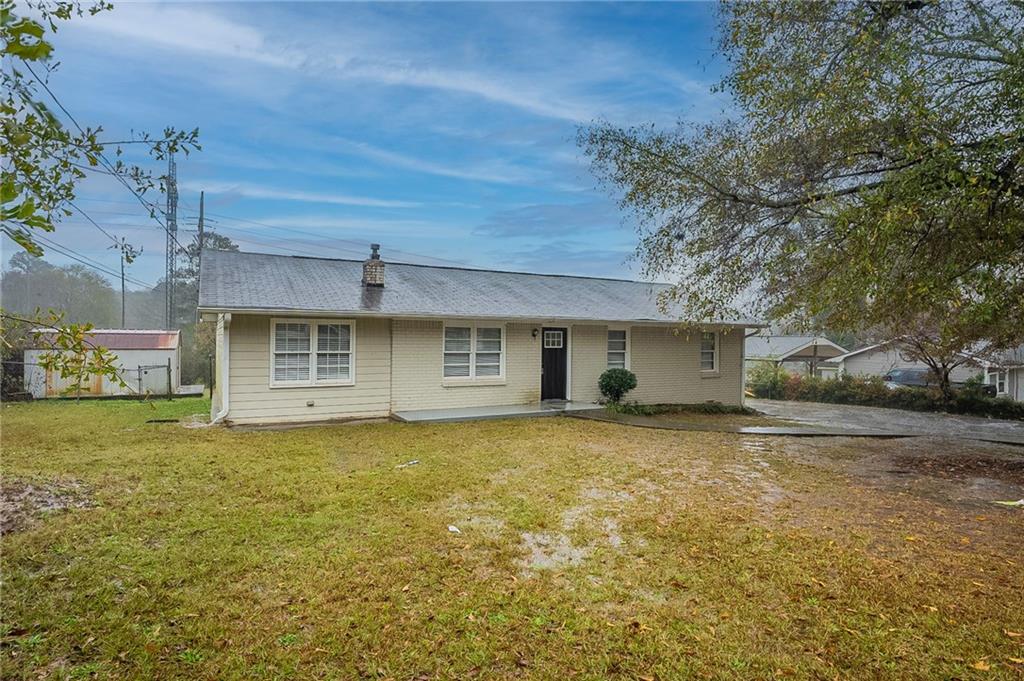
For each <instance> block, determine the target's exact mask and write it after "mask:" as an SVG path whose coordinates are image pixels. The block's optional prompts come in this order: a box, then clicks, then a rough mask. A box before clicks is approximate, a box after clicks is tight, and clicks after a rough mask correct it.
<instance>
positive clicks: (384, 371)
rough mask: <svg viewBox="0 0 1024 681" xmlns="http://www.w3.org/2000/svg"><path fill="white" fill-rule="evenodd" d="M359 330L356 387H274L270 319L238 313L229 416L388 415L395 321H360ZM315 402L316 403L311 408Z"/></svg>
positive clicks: (234, 324) (301, 418)
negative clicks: (392, 326)
mask: <svg viewBox="0 0 1024 681" xmlns="http://www.w3.org/2000/svg"><path fill="white" fill-rule="evenodd" d="M355 324H356V328H355V345H356V347H355V370H356V378H355V385H346V386H304V387H296V388H271V387H270V318H269V317H263V316H252V315H244V316H243V315H235V316H234V317H233V318H232V320H231V326H230V330H229V333H230V341H229V347H230V352H231V358H230V374H231V377H230V390H231V401H230V404H229V409H230V411H229V413H228V419H229V420H231V421H234V422H236V423H245V422H259V421H316V420H322V419H333V418H349V417H352V418H355V417H368V416H386V415H387V414H388V413H389V412H390V403H391V382H390V367H391V322H390V321H389V320H387V319H359V320H358V321H356V323H355ZM310 400H312V401H313V403H314V404H313V406H307V404H306V403H307V402H308V401H310Z"/></svg>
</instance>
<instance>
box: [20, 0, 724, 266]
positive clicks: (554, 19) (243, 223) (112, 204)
mask: <svg viewBox="0 0 1024 681" xmlns="http://www.w3.org/2000/svg"><path fill="white" fill-rule="evenodd" d="M715 11H716V7H715V5H713V4H703V3H700V4H698V3H690V4H635V3H630V4H610V3H595V4H572V3H568V4H538V3H533V4H513V5H509V4H373V5H363V4H333V3H321V4H290V3H259V4H240V3H215V4H199V3H188V4H132V3H117V4H116V6H115V8H114V10H113V11H111V12H107V13H104V14H102V15H99V16H96V17H91V18H83V19H78V20H75V21H73V22H70V23H68V24H65V25H63V26H62V27H61V28H60V31H59V33H58V34H57V36H56V40H55V43H56V48H57V56H58V59H59V60H60V61H61V66H60V68H59V70H58V71H57V72H56V73H55V74H54V76H53V77H52V80H51V85H52V87H53V89H54V91H55V92H56V93H57V94H58V96H59V97H60V98H61V99H62V101H63V103H64V104H65V105H66V106H67V107H68V108H69V110H70V111H71V112H72V113H73V114H74V115H75V116H76V118H77V119H78V120H79V122H81V123H83V124H85V123H88V124H90V125H98V124H102V125H103V126H104V128H105V130H106V131H107V134H106V135H105V136H106V137H107V138H108V139H110V138H118V139H120V138H122V137H123V136H124V135H126V134H128V133H129V131H131V130H147V131H152V132H159V131H160V130H162V129H163V127H164V126H166V125H173V126H176V127H179V128H187V129H191V128H193V127H198V128H199V129H200V136H201V143H202V146H203V150H202V151H201V152H199V153H197V154H193V155H191V156H189V157H187V158H182V157H179V159H178V182H179V187H180V197H181V203H180V204H179V225H180V226H181V228H182V229H190V228H192V229H194V227H195V215H196V208H197V206H198V201H199V191H200V190H201V189H202V190H205V191H206V209H207V214H208V216H209V218H210V219H211V220H212V223H211V224H212V226H213V227H214V228H215V229H217V230H219V231H221V232H222V233H224V234H225V235H227V236H230V237H231V238H232V239H234V240H235V241H236V242H237V243H239V245H240V246H241V248H242V249H243V250H252V251H264V252H279V253H286V254H298V253H302V254H309V255H318V256H324V257H343V258H344V257H347V258H353V257H357V258H362V257H363V256H364V255H365V253H366V251H367V248H366V244H368V243H369V242H371V241H375V242H380V243H381V244H382V245H383V247H382V252H383V255H384V257H385V259H392V260H402V261H407V262H409V261H412V262H423V263H436V264H447V263H450V262H455V263H461V264H465V265H469V266H478V267H493V268H499V269H516V270H527V271H540V272H563V273H574V274H588V275H599V276H635V275H636V273H637V267H636V264H635V263H634V262H632V261H630V260H629V257H630V255H631V253H632V252H633V249H634V248H635V245H636V241H637V237H636V232H635V229H634V226H633V224H632V223H631V222H630V221H629V220H628V219H627V218H626V217H625V216H624V215H623V214H622V213H621V211H620V210H619V208H618V207H617V205H616V203H615V198H614V197H613V196H612V195H611V194H610V193H609V190H608V189H606V188H601V187H599V186H598V184H597V181H596V179H595V178H594V177H593V175H592V174H591V172H590V169H589V166H588V162H587V160H586V159H585V158H584V157H583V156H582V155H581V153H580V152H579V150H578V149H577V147H576V142H575V136H576V130H577V126H578V125H580V124H585V123H588V122H591V121H597V120H609V121H613V122H616V123H623V124H640V123H655V124H658V125H663V126H669V125H673V124H674V123H675V122H676V121H677V120H691V121H701V120H708V119H711V118H713V117H715V116H717V115H719V113H720V112H721V111H722V110H723V108H725V106H726V105H727V102H726V101H725V100H724V99H723V97H722V96H721V95H716V94H713V93H712V92H711V91H710V88H711V86H712V85H713V84H714V83H715V82H716V81H717V80H718V78H719V77H720V75H721V71H722V69H723V67H724V63H723V59H722V58H721V56H717V55H716V52H715V44H716V35H715V22H714V20H715ZM150 166H151V167H152V169H153V170H154V171H156V172H158V173H160V172H162V170H163V169H162V168H161V167H160V166H158V165H157V164H156V163H155V162H150ZM80 196H81V201H80V202H79V206H81V207H82V208H83V209H85V210H86V211H87V212H88V213H89V214H90V216H91V217H93V218H94V219H95V220H96V221H98V222H99V223H100V224H102V225H103V226H104V227H105V228H107V229H108V230H110V231H111V232H113V233H115V234H117V235H124V236H126V237H127V238H128V240H129V241H130V242H132V243H134V244H137V245H141V246H143V247H144V249H145V252H144V255H143V257H142V258H141V259H140V260H139V261H138V262H137V263H136V264H135V265H134V266H133V267H132V268H131V274H132V275H133V276H134V277H135V278H136V279H140V280H142V281H144V282H148V283H153V282H155V281H156V280H157V278H158V277H160V276H161V274H162V271H163V244H164V242H163V237H162V232H161V231H160V230H159V228H158V227H157V226H156V225H155V224H154V223H153V222H152V221H151V220H150V219H149V218H148V217H147V216H146V215H145V213H144V211H142V209H141V208H140V207H139V206H138V204H137V203H136V204H133V203H132V201H133V199H132V197H131V195H130V194H128V192H127V190H125V189H124V188H123V187H120V186H119V185H116V184H114V183H113V182H111V181H110V180H109V178H103V177H98V178H95V179H90V180H89V181H88V182H86V183H85V184H84V185H83V186H82V188H81V191H80ZM53 238H54V239H55V240H56V241H58V242H59V243H61V244H63V245H65V246H68V247H70V248H73V249H75V250H76V251H79V252H81V253H84V254H86V255H87V256H89V257H90V258H92V259H94V260H97V261H99V262H101V263H104V264H106V265H108V266H110V267H114V266H115V265H116V263H117V255H116V253H115V252H114V251H110V250H107V245H108V244H107V243H105V242H104V239H103V238H102V237H101V236H100V235H99V233H98V232H97V231H96V230H95V229H94V228H93V227H91V226H89V225H87V224H85V223H84V222H83V221H80V220H78V219H70V220H69V221H67V222H65V223H63V224H62V225H61V226H60V227H59V228H58V231H57V233H56V235H55V236H54V237H53ZM182 241H184V239H182ZM4 250H5V256H4V259H5V260H6V259H7V258H9V256H10V253H11V252H13V250H12V245H11V243H10V242H5V244H4ZM48 259H50V260H52V261H54V262H58V263H63V262H67V261H66V260H64V259H62V258H61V257H59V256H56V255H55V254H53V253H52V252H51V253H50V254H49V255H48Z"/></svg>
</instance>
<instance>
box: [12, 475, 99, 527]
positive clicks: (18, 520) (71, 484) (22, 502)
mask: <svg viewBox="0 0 1024 681" xmlns="http://www.w3.org/2000/svg"><path fill="white" fill-rule="evenodd" d="M95 505H96V503H95V501H93V498H92V492H91V491H90V490H89V488H88V487H87V486H86V485H85V483H83V482H81V481H80V480H4V482H3V485H2V486H0V534H8V533H10V532H16V531H18V530H24V529H25V528H27V527H28V526H30V525H31V524H32V523H33V522H34V521H36V520H37V519H39V518H40V517H41V516H43V515H46V514H47V513H53V512H56V511H65V510H68V509H73V508H91V507H93V506H95Z"/></svg>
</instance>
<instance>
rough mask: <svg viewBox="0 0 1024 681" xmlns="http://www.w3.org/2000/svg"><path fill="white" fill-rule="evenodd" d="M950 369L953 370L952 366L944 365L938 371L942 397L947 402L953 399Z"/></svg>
mask: <svg viewBox="0 0 1024 681" xmlns="http://www.w3.org/2000/svg"><path fill="white" fill-rule="evenodd" d="M950 371H952V369H951V368H950V367H947V366H945V365H943V366H941V367H940V368H939V370H938V371H937V372H936V373H938V375H939V390H940V391H942V399H944V400H945V401H946V402H951V401H952V400H953V387H952V386H951V385H950V381H949V372H950Z"/></svg>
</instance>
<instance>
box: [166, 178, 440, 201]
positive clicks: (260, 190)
mask: <svg viewBox="0 0 1024 681" xmlns="http://www.w3.org/2000/svg"><path fill="white" fill-rule="evenodd" d="M179 184H180V187H181V188H182V189H187V190H189V191H193V192H199V191H205V192H206V193H208V194H225V195H230V196H244V197H246V198H250V199H270V200H280V201H302V202H305V203H332V204H338V205H343V206H363V207H367V208H415V207H417V206H420V205H422V204H420V203H419V202H417V201H394V200H390V199H377V198H373V197H370V196H348V195H346V194H336V193H333V192H331V193H327V192H315V191H304V190H301V189H282V188H279V187H267V186H264V185H258V184H253V183H249V182H221V181H208V180H188V181H185V182H181V183H179Z"/></svg>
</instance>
